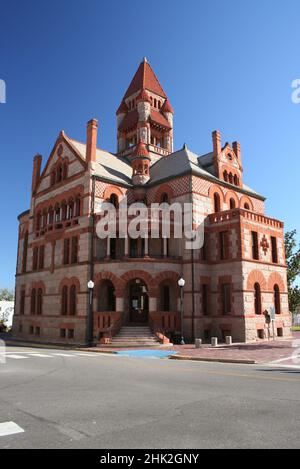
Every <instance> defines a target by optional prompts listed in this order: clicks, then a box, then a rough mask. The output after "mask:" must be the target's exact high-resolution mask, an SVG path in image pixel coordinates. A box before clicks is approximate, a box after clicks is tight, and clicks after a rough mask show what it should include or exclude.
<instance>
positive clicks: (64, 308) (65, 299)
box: [61, 286, 68, 316]
mask: <svg viewBox="0 0 300 469" xmlns="http://www.w3.org/2000/svg"><path fill="white" fill-rule="evenodd" d="M61 314H62V315H63V316H67V314H68V287H67V286H64V287H63V289H62V294H61Z"/></svg>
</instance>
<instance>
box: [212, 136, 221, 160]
mask: <svg viewBox="0 0 300 469" xmlns="http://www.w3.org/2000/svg"><path fill="white" fill-rule="evenodd" d="M212 140H213V149H214V155H215V156H217V155H219V153H221V150H222V145H221V133H220V132H219V130H214V132H213V133H212Z"/></svg>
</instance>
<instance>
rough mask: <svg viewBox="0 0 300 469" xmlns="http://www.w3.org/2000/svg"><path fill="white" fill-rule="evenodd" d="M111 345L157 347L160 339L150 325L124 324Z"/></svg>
mask: <svg viewBox="0 0 300 469" xmlns="http://www.w3.org/2000/svg"><path fill="white" fill-rule="evenodd" d="M110 345H111V347H120V348H123V347H124V348H125V347H129V348H130V347H155V346H157V345H159V342H158V340H156V337H155V336H154V335H153V334H152V332H151V329H150V327H148V326H123V327H122V329H121V330H120V331H119V333H118V334H117V335H116V336H115V337H113V338H112V343H111V344H110Z"/></svg>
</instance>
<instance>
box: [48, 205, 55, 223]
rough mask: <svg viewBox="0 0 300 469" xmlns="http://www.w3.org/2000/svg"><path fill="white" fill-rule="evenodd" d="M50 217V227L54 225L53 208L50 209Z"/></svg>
mask: <svg viewBox="0 0 300 469" xmlns="http://www.w3.org/2000/svg"><path fill="white" fill-rule="evenodd" d="M48 217H49V225H52V224H53V220H54V211H53V208H52V207H50V208H49V212H48Z"/></svg>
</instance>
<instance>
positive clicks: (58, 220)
mask: <svg viewBox="0 0 300 469" xmlns="http://www.w3.org/2000/svg"><path fill="white" fill-rule="evenodd" d="M55 222H56V223H58V222H60V206H59V205H58V204H56V205H55Z"/></svg>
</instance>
